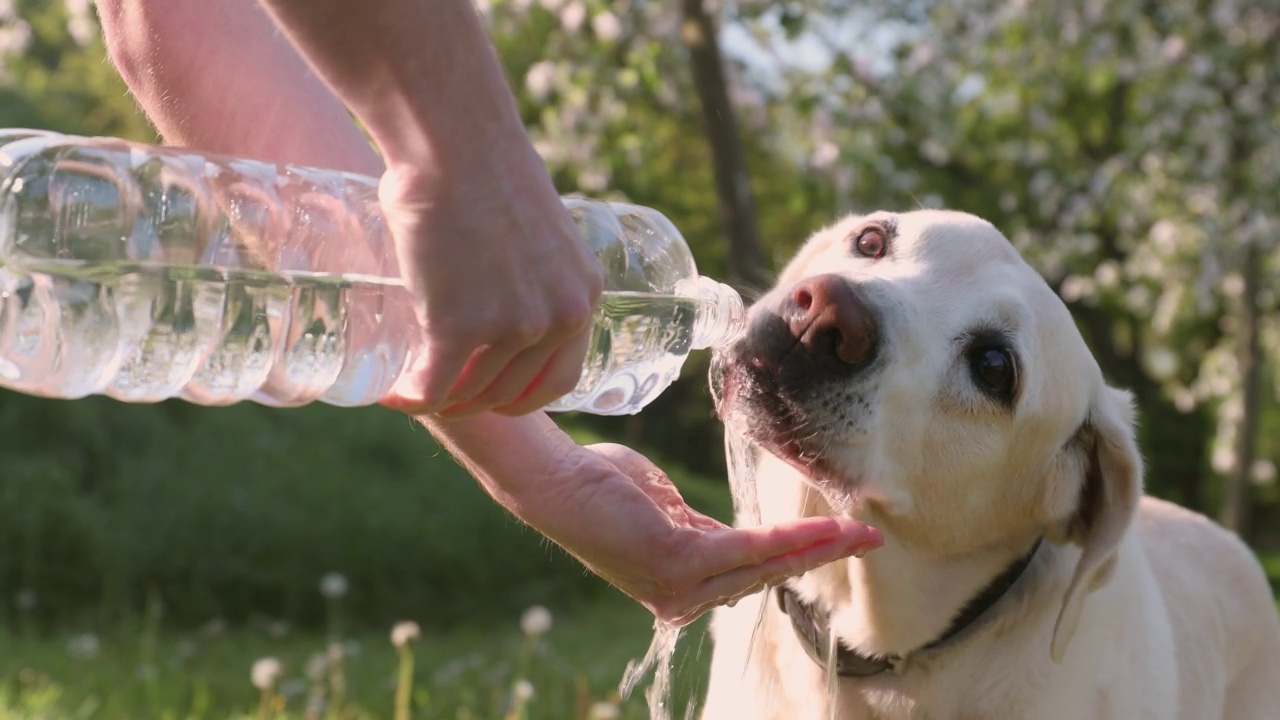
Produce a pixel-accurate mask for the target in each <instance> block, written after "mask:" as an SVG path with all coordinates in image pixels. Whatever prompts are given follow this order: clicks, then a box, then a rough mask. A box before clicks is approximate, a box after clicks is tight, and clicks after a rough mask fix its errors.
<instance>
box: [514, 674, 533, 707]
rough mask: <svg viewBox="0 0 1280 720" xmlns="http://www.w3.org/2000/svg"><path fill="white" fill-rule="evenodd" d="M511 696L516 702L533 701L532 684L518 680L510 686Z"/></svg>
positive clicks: (521, 679) (522, 679)
mask: <svg viewBox="0 0 1280 720" xmlns="http://www.w3.org/2000/svg"><path fill="white" fill-rule="evenodd" d="M511 694H512V695H514V696H515V699H516V700H517V701H518V702H522V703H523V702H529V701H530V700H532V699H533V683H531V682H529V681H528V680H525V679H524V678H520V679H519V680H517V681H516V682H515V684H514V685H512V686H511Z"/></svg>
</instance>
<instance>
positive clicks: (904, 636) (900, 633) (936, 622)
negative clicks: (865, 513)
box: [760, 458, 1041, 656]
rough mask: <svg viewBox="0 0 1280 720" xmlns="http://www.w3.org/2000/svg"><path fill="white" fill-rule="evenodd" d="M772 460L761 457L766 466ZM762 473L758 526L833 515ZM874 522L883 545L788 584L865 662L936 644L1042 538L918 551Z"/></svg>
mask: <svg viewBox="0 0 1280 720" xmlns="http://www.w3.org/2000/svg"><path fill="white" fill-rule="evenodd" d="M772 461H773V460H772V458H769V459H762V462H763V463H766V464H767V463H770V462H772ZM777 469H780V468H777ZM764 470H765V471H764V472H761V478H762V479H763V478H765V477H769V478H771V479H772V480H773V483H778V484H776V485H775V484H773V483H769V484H770V485H772V487H761V488H760V492H761V493H762V494H763V495H762V497H761V503H760V506H761V512H762V516H761V520H762V521H763V522H764V523H766V524H767V523H773V522H780V521H785V520H788V519H793V518H794V517H795V515H796V512H797V511H798V512H799V514H800V515H819V514H827V513H829V512H830V511H831V510H830V508H829V507H828V506H826V505H825V504H824V502H823V500H822V499H821V497H820V495H819V494H818V493H816V492H814V491H812V490H811V489H810V488H808V487H806V486H805V485H804V482H803V480H801V479H799V478H798V477H797V476H796V475H795V474H794V471H791V472H787V471H782V472H769V471H768V469H764ZM766 496H767V497H766ZM788 506H789V507H790V510H787V509H785V508H787V507H788ZM872 524H874V525H875V526H876V527H877V528H878V529H880V530H881V532H882V533H883V534H884V538H885V541H884V546H883V547H881V548H878V549H876V550H874V551H872V552H870V553H868V554H867V555H866V556H865V557H863V558H850V559H848V560H846V561H843V562H837V563H832V564H830V565H827V566H825V567H822V568H819V569H817V570H813V571H810V572H809V573H806V574H805V575H803V576H802V577H799V578H794V579H792V580H790V581H789V582H788V583H787V585H788V587H789V588H791V589H792V590H793V591H794V592H795V594H796V596H797V597H798V598H799V599H800V600H801V601H803V602H804V603H806V604H809V605H811V606H812V607H813V608H814V610H815V611H816V612H820V613H822V614H823V615H824V616H825V617H826V618H827V622H828V624H829V627H830V628H831V629H832V630H833V631H834V632H835V633H836V635H837V637H838V638H839V639H840V640H841V641H842V642H843V643H844V645H846V646H847V647H849V648H851V649H854V650H856V651H857V652H859V653H861V654H863V655H868V656H888V655H903V654H908V653H910V652H912V651H914V650H917V649H919V648H922V647H924V646H926V645H929V644H930V643H932V642H934V641H936V640H938V639H939V638H940V637H942V636H943V635H944V634H945V633H946V632H947V630H948V629H949V628H950V626H951V624H952V621H953V620H955V619H956V617H957V616H958V615H959V614H960V613H961V612H962V611H963V610H964V608H965V607H966V605H967V604H969V603H970V602H971V601H973V599H974V598H975V597H976V596H978V595H979V594H980V593H981V592H982V591H983V590H984V589H986V588H987V587H988V586H989V585H990V584H991V583H992V582H993V580H995V579H996V578H998V577H999V576H1001V575H1002V574H1003V573H1005V571H1007V570H1009V568H1010V567H1011V566H1013V565H1014V564H1016V563H1018V561H1019V560H1020V559H1022V558H1023V557H1024V556H1026V555H1027V554H1028V552H1029V551H1030V550H1031V548H1032V546H1033V545H1034V544H1035V543H1036V541H1037V539H1038V538H1039V537H1040V535H1041V533H1040V531H1039V530H1038V529H1036V528H1031V527H1029V528H1027V530H1026V532H1025V536H1023V535H1019V536H1017V537H1004V538H1000V539H999V541H998V542H992V543H991V544H990V545H989V546H987V547H983V548H979V549H974V550H970V551H967V552H963V553H956V552H941V551H940V550H939V549H937V548H928V547H921V546H920V545H919V544H917V543H913V542H911V541H910V540H909V539H907V538H905V537H903V536H902V535H900V534H898V533H895V531H894V528H893V524H892V523H888V522H885V523H881V522H877V521H876V520H875V519H874V518H873V519H872Z"/></svg>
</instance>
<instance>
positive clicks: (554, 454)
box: [101, 0, 879, 622]
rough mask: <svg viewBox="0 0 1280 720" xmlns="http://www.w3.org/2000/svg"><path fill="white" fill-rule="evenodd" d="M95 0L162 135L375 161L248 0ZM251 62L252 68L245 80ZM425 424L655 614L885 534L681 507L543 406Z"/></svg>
mask: <svg viewBox="0 0 1280 720" xmlns="http://www.w3.org/2000/svg"><path fill="white" fill-rule="evenodd" d="M101 2H102V4H103V6H104V7H105V8H106V9H107V10H112V9H115V10H120V11H119V12H115V13H111V12H104V13H103V20H104V25H106V32H107V35H108V40H109V43H110V44H111V46H112V47H111V53H112V57H113V58H117V62H122V61H123V63H122V64H124V65H125V66H124V67H122V72H123V73H124V74H125V78H126V80H127V81H129V84H130V86H131V87H132V89H133V91H134V93H135V95H136V96H137V97H138V100H139V102H140V103H141V104H142V106H143V107H144V109H146V110H147V112H148V114H149V115H152V117H153V119H156V122H157V124H158V125H160V127H161V130H162V132H163V133H164V135H165V138H166V140H167V141H168V142H170V143H174V144H179V145H186V146H192V147H198V148H202V149H206V148H207V147H208V146H209V145H215V146H216V149H218V150H219V151H221V152H226V153H231V154H238V155H255V156H258V157H266V158H267V159H273V160H276V161H285V162H294V163H300V164H309V165H321V166H329V167H334V168H337V169H348V170H362V169H364V170H363V171H367V168H368V167H371V166H374V165H376V164H377V163H378V162H379V160H378V158H377V156H376V154H375V153H374V152H373V150H372V148H371V147H370V146H369V144H368V143H367V142H366V141H365V140H364V138H363V137H362V136H361V135H360V133H359V132H358V130H356V128H355V126H354V124H353V123H352V122H351V120H350V118H349V117H348V116H347V115H346V114H345V112H334V109H335V108H338V109H340V108H341V104H340V103H338V101H336V100H335V99H333V98H332V96H328V95H327V93H328V91H327V88H325V87H324V85H323V84H320V83H318V81H316V80H315V78H314V77H313V78H310V79H309V80H308V79H307V78H306V77H305V73H304V76H302V77H300V76H299V75H297V74H296V73H297V72H300V71H299V70H298V68H302V69H304V70H305V64H303V63H302V62H301V60H299V58H298V57H297V55H296V54H294V51H293V48H292V46H291V45H289V44H288V43H284V42H280V41H279V38H278V37H277V36H275V35H274V34H273V32H274V31H272V30H271V24H270V23H269V22H268V21H267V18H266V16H265V15H263V14H262V13H261V12H258V11H257V10H256V8H254V7H253V4H252V3H250V2H246V0H221V1H220V2H216V3H215V2H208V0H101ZM128 8H132V10H131V12H123V11H122V10H123V9H128ZM228 15H230V16H233V17H231V18H228V17H227V16H228ZM218 17H222V18H223V19H224V20H225V21H226V22H224V23H219V22H217V21H216V19H217V18H218ZM231 20H234V21H235V22H231ZM129 23H132V24H133V26H131V27H124V25H125V24H129ZM240 23H245V24H249V25H251V26H252V27H244V26H242V25H240ZM189 27H203V28H205V32H204V33H202V34H203V35H204V36H206V37H205V38H204V39H203V40H202V41H201V42H199V43H196V42H180V41H173V38H168V37H159V36H160V35H168V34H176V35H177V36H178V37H179V38H181V37H183V29H184V28H189ZM218 33H222V34H221V35H219V34H218ZM233 41H234V42H233ZM245 58H251V59H252V62H251V63H249V65H251V66H254V67H259V68H260V69H261V70H262V71H261V72H258V73H257V74H256V75H254V77H251V78H247V77H245V72H247V68H246V67H245V65H244V64H243V62H244V60H245ZM127 63H138V64H137V65H136V66H133V67H129V66H128V65H127ZM272 68H274V69H272ZM280 68H289V70H287V71H280V70H279V69H280ZM184 69H185V72H186V73H188V74H184ZM197 71H198V72H197ZM189 73H195V75H192V74H189ZM227 97H235V98H236V100H237V103H236V105H235V106H234V107H231V106H229V105H228V103H227V102H226V99H227ZM280 98H287V99H288V101H287V102H281V101H280ZM299 137H301V138H305V139H306V142H305V143H303V142H299V141H298V140H297V138H299ZM270 153H274V155H268V154H270ZM343 158H347V159H348V160H349V162H348V163H347V164H344V162H345V161H344V160H343ZM473 292H474V291H473ZM421 419H422V421H423V422H424V424H426V425H427V426H428V427H429V428H430V430H431V431H432V433H433V434H434V435H435V436H436V437H437V439H439V440H440V442H441V443H442V444H444V445H445V446H446V447H447V448H448V449H449V450H450V452H451V453H453V455H454V456H455V457H456V458H458V460H459V461H460V462H462V463H463V464H464V465H465V466H466V467H467V468H468V469H469V470H470V471H471V472H472V474H473V475H475V476H476V478H477V479H478V480H479V481H480V482H481V484H482V485H483V486H484V488H485V489H486V491H487V492H488V493H489V494H490V495H491V496H493V497H494V498H495V500H497V501H498V502H499V503H500V504H502V505H503V506H504V507H505V508H507V509H508V510H509V511H511V512H512V513H513V514H514V515H516V516H517V517H519V518H521V519H522V520H524V521H525V522H526V523H528V524H530V525H531V526H532V527H533V528H534V529H536V530H538V531H540V532H542V533H543V534H545V535H546V536H547V537H549V538H551V539H552V540H554V541H555V542H557V543H558V544H560V545H561V546H562V547H564V548H565V549H566V550H567V551H568V552H570V553H571V554H572V555H574V556H575V557H577V558H578V559H579V560H580V561H581V562H583V564H585V565H586V566H587V567H588V568H590V569H591V570H592V571H594V572H596V573H597V574H598V575H600V576H602V577H604V578H605V579H606V580H608V581H609V582H611V583H613V584H614V585H615V586H617V587H618V588H620V589H621V590H623V591H624V592H626V593H627V594H628V595H630V596H631V597H633V598H634V599H636V600H637V601H638V602H640V603H641V604H643V605H644V606H645V607H647V608H649V609H650V610H651V611H653V612H654V613H655V615H657V616H658V617H660V618H662V619H666V620H675V621H680V622H684V621H688V620H690V619H692V618H693V617H696V615H697V614H698V613H699V612H701V611H702V610H705V609H706V608H707V607H710V606H712V605H714V604H715V603H717V602H720V601H724V600H727V599H729V598H732V597H735V596H738V595H741V594H743V593H744V592H747V591H748V590H750V589H752V588H754V587H757V586H759V584H760V583H762V582H765V581H768V580H770V579H776V578H778V577H781V576H784V575H791V574H799V573H801V572H804V571H805V570H808V569H810V568H813V567H816V566H818V565H821V564H824V563H825V562H828V561H830V560H834V559H837V558H838V557H844V556H847V555H850V554H852V553H854V552H856V551H860V550H867V549H870V548H871V547H874V546H875V545H876V544H878V542H879V538H878V535H876V533H875V532H874V531H871V530H870V529H868V528H865V526H861V525H858V524H856V523H852V522H848V521H838V520H831V519H827V518H811V519H807V520H802V521H799V522H797V523H792V524H788V525H786V526H779V527H772V528H761V529H751V530H733V529H730V528H727V527H725V526H723V525H721V524H719V523H717V522H715V521H713V520H710V519H708V518H705V517H703V516H701V515H699V514H698V513H696V512H694V511H693V510H692V509H690V508H689V507H688V506H687V505H686V504H685V503H684V502H683V500H681V499H680V497H679V495H678V493H676V492H675V490H674V487H673V486H671V485H670V483H669V482H667V481H666V479H665V476H663V475H662V474H661V472H660V471H659V470H658V469H657V468H655V467H653V466H652V465H651V464H649V463H648V462H647V461H646V460H644V459H643V458H642V457H640V456H639V455H637V454H635V453H633V452H631V451H628V450H626V449H624V448H619V447H617V446H599V447H592V448H582V447H580V446H578V445H576V444H575V443H574V442H573V440H572V439H571V438H570V437H569V436H568V435H566V434H565V433H564V432H563V431H561V430H560V429H559V428H558V427H556V425H555V423H554V422H552V421H551V419H550V418H548V417H547V416H546V415H544V414H542V413H534V414H530V415H525V416H521V417H504V416H500V415H496V414H482V415H477V416H474V417H469V418H463V419H457V418H455V419H448V418H445V417H442V416H439V415H436V416H430V417H424V418H421Z"/></svg>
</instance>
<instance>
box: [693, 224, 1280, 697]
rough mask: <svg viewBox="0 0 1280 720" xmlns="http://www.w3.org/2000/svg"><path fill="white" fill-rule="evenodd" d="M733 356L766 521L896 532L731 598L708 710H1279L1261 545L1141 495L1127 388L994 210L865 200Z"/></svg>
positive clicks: (828, 235) (768, 306)
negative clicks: (850, 521) (831, 520)
mask: <svg viewBox="0 0 1280 720" xmlns="http://www.w3.org/2000/svg"><path fill="white" fill-rule="evenodd" d="M722 360H723V361H724V365H723V367H724V371H725V372H724V377H723V388H722V389H723V399H722V400H721V407H720V412H721V415H722V417H723V418H724V419H725V420H726V422H727V423H728V424H729V426H730V427H733V428H736V429H738V430H741V431H743V432H744V433H745V434H746V435H747V436H748V437H750V439H751V440H752V442H753V444H754V445H756V446H757V447H759V448H762V449H763V451H761V452H760V455H759V458H758V463H759V469H758V473H757V477H756V479H755V489H756V493H757V497H758V503H759V509H760V514H761V519H762V520H763V521H764V522H772V521H779V520H784V519H788V518H794V517H796V516H803V515H813V514H819V513H830V512H833V511H835V512H847V513H851V514H853V515H854V516H856V517H858V518H860V519H863V520H865V521H867V522H869V523H871V524H873V525H875V526H876V527H878V528H880V529H881V530H882V531H883V532H884V536H885V543H884V547H883V548H881V549H879V550H876V551H875V552H873V553H871V554H869V555H867V556H866V557H865V558H864V559H861V560H858V559H851V560H849V561H846V562H839V563H835V564H832V565H829V566H827V567H824V568H821V569H819V570H817V571H814V572H810V573H808V574H807V575H804V576H803V577H800V578H797V579H793V580H791V581H789V582H787V583H786V584H785V585H784V586H783V587H781V588H778V589H775V590H774V591H771V592H769V593H768V594H767V595H766V594H759V595H756V596H754V597H753V598H752V599H751V600H748V601H743V602H741V603H739V604H738V605H737V606H736V607H732V608H721V609H719V610H717V611H716V613H715V617H714V621H713V637H714V643H715V645H714V648H715V649H714V654H713V656H712V671H711V681H710V686H709V691H708V697H707V699H706V702H705V705H704V711H703V715H702V717H703V718H704V719H705V720H753V719H760V720H763V719H765V718H770V719H777V720H807V719H810V718H812V719H814V720H818V719H823V718H828V717H836V718H842V719H855V718H856V719H858V720H864V719H872V718H874V719H876V720H891V719H897V718H904V719H905V718H913V719H924V718H927V719H928V720H979V719H984V720H992V719H997V720H998V719H1012V718H1018V719H1023V718H1025V719H1028V720H1066V719H1068V718H1070V719H1073V720H1120V719H1123V720H1134V719H1138V718H1141V719H1147V720H1175V719H1181V720H1219V719H1222V720H1263V719H1264V718H1266V719H1270V720H1274V719H1275V718H1280V620H1278V619H1277V613H1276V606H1275V604H1274V601H1273V599H1272V596H1271V593H1270V590H1269V588H1268V586H1267V582H1266V579H1265V577H1264V574H1263V572H1262V569H1261V567H1260V566H1259V563H1258V562H1257V560H1256V559H1255V557H1254V556H1253V554H1252V553H1251V552H1250V551H1249V549H1248V548H1247V547H1246V546H1245V545H1244V544H1242V543H1241V542H1240V541H1239V540H1238V539H1237V537H1236V536H1235V535H1233V534H1231V533H1228V532H1226V531H1225V530H1223V529H1221V528H1220V527H1218V526H1216V525H1214V524H1212V523H1211V522H1209V521H1208V520H1206V519H1205V518H1203V517H1201V516H1199V515H1196V514H1193V513H1191V512H1189V511H1186V510H1183V509H1181V508H1178V507H1176V506H1174V505H1170V504H1168V503H1165V502H1161V501H1159V500H1156V499H1153V498H1149V497H1144V496H1143V491H1142V459H1141V457H1140V455H1139V452H1138V448H1137V447H1136V446H1135V442H1134V430H1133V423H1134V418H1133V412H1132V410H1131V405H1130V398H1129V396H1128V394H1126V393H1125V392H1122V391H1120V390H1116V389H1112V388H1109V387H1107V385H1106V384H1105V383H1104V380H1103V377H1102V373H1101V372H1100V370H1099V368H1098V365H1097V363H1096V362H1095V361H1094V359H1093V357H1092V355H1091V354H1090V352H1089V350H1088V348H1087V347H1086V346H1085V343H1084V342H1083V340H1082V338H1081V336H1080V335H1079V333H1078V332H1077V330H1076V328H1075V326H1074V324H1073V322H1072V318H1071V316H1070V315H1069V314H1068V312H1067V309H1066V307H1065V306H1064V305H1063V304H1062V302H1061V301H1060V300H1059V299H1058V298H1057V297H1056V296H1055V295H1054V293H1053V292H1052V290H1051V289H1050V288H1049V286H1048V285H1047V284H1046V283H1045V282H1044V281H1043V280H1042V279H1041V278H1040V277H1039V276H1038V275H1037V274H1036V273H1035V272H1034V271H1033V270H1032V269H1031V267H1030V266H1028V265H1027V264H1026V263H1025V262H1024V261H1023V260H1022V258H1021V257H1019V255H1018V253H1017V252H1016V251H1015V250H1014V248H1013V247H1012V246H1011V245H1010V244H1009V242H1008V241H1007V240H1006V239H1005V238H1004V237H1003V236H1002V235H1001V233H1000V232H999V231H998V230H996V229H995V228H994V227H993V226H992V225H991V224H990V223H988V222H986V221H984V220H981V219H979V218H976V217H973V216H971V215H966V214H963V213H956V212H941V211H917V212H910V213H904V214H889V213H876V214H872V215H868V216H864V217H850V218H846V219H844V220H843V221H841V222H839V223H837V224H836V225H834V226H832V227H830V228H827V229H825V230H823V231H821V232H819V233H817V234H816V235H815V236H814V237H813V238H812V239H811V240H810V241H809V242H808V244H806V245H805V246H804V247H803V248H802V249H801V250H800V252H799V253H798V254H797V256H796V257H795V259H794V260H793V261H792V262H791V264H790V265H789V266H788V267H787V269H786V270H785V272H784V273H783V275H782V278H781V281H780V282H779V284H778V285H777V287H775V288H774V289H773V290H772V291H771V292H770V293H769V294H767V295H766V296H764V298H762V299H761V300H760V301H759V302H758V303H756V304H755V305H754V306H753V308H752V310H751V315H750V330H749V332H748V334H747V336H746V337H745V338H744V339H743V340H742V341H741V342H739V343H738V344H737V345H736V346H735V347H733V348H732V349H731V350H730V351H728V352H727V353H725V355H724V356H723V357H722ZM833 640H834V641H835V644H834V652H831V650H832V648H833ZM828 670H830V672H831V673H832V676H833V677H834V681H833V682H831V683H830V685H829V683H828Z"/></svg>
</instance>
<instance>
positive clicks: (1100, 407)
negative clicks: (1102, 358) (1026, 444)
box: [1050, 387, 1142, 662]
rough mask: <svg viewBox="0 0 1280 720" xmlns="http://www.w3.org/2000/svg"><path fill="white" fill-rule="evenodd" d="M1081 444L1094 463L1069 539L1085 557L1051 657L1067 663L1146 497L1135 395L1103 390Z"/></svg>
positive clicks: (1069, 593)
mask: <svg viewBox="0 0 1280 720" xmlns="http://www.w3.org/2000/svg"><path fill="white" fill-rule="evenodd" d="M1076 442H1079V443H1081V446H1082V449H1083V451H1084V452H1085V453H1086V454H1087V457H1088V460H1087V462H1086V463H1085V464H1084V465H1085V468H1086V469H1085V477H1084V482H1083V483H1082V484H1081V485H1080V501H1079V504H1078V506H1077V510H1076V513H1075V516H1074V517H1073V518H1072V519H1071V522H1070V526H1069V529H1068V537H1069V538H1070V539H1071V540H1073V541H1074V542H1076V543H1078V544H1079V545H1080V546H1081V548H1082V552H1081V554H1080V560H1079V561H1078V562H1077V563H1076V569H1075V574H1074V575H1072V577H1071V583H1070V584H1069V585H1068V586H1067V592H1066V595H1065V596H1064V597H1063V600H1062V609H1061V610H1060V611H1059V613H1058V622H1057V624H1056V625H1055V626H1054V628H1053V643H1052V645H1051V649H1050V652H1051V654H1052V657H1053V661H1054V662H1061V660H1062V657H1063V655H1064V654H1065V653H1066V650H1067V644H1068V643H1069V642H1070V641H1071V638H1072V636H1073V635H1075V632H1076V627H1077V625H1078V624H1079V622H1080V613H1081V611H1082V610H1083V609H1084V601H1085V597H1086V596H1088V595H1089V593H1090V592H1092V591H1094V590H1096V589H1097V588H1099V587H1101V586H1102V585H1103V584H1105V583H1106V582H1107V580H1108V579H1109V578H1110V577H1111V573H1112V571H1113V570H1114V569H1115V563H1116V551H1117V549H1118V547H1119V544H1120V541H1121V539H1123V538H1124V535H1125V533H1126V532H1127V531H1128V529H1129V525H1130V523H1132V522H1133V517H1134V514H1135V513H1136V512H1137V509H1138V502H1139V501H1140V500H1141V498H1142V457H1141V455H1139V453H1138V446H1137V441H1136V440H1135V439H1134V417H1133V402H1132V399H1131V397H1130V395H1129V393H1127V392H1124V391H1122V390H1116V389H1114V388H1108V387H1104V388H1102V392H1101V393H1100V394H1099V397H1097V398H1096V399H1095V400H1094V402H1093V406H1092V407H1091V408H1090V410H1089V418H1088V420H1086V422H1085V425H1084V427H1083V428H1081V433H1080V436H1079V437H1078V438H1077V439H1076Z"/></svg>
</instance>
